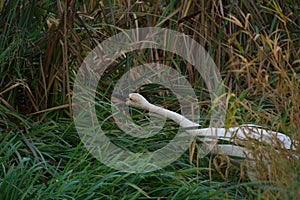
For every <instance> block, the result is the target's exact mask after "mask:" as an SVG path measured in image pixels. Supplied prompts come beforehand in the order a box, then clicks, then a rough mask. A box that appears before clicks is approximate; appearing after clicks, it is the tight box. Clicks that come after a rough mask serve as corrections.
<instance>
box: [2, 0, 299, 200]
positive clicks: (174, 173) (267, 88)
mask: <svg viewBox="0 0 300 200" xmlns="http://www.w3.org/2000/svg"><path fill="white" fill-rule="evenodd" d="M298 4H299V3H298V2H297V1H292V0H288V1H286V2H281V1H276V0H272V1H260V2H252V1H249V2H244V1H243V2H239V1H231V0H228V1H214V0H212V1H201V2H199V1H196V0H192V1H184V2H179V1H175V0H172V1H169V2H167V1H153V2H152V1H150V2H146V1H123V0H118V1H77V0H74V1H56V2H52V1H27V0H18V1H17V2H16V1H14V2H12V1H3V3H1V6H0V13H1V15H0V20H1V23H0V24H1V27H0V50H1V51H0V52H1V53H0V61H1V62H0V63H1V64H0V80H1V81H0V86H1V87H0V102H1V104H0V137H1V139H0V141H1V142H0V147H1V148H0V149H1V152H0V158H1V170H0V174H1V175H0V176H1V178H0V184H1V185H0V190H1V192H0V194H1V195H2V196H1V197H2V198H3V199H6V198H8V197H10V198H11V199H13V198H15V199H28V198H30V199H41V198H52V199H59V198H65V199H73V198H77V199H95V198H99V199H100V198H105V199H136V198H155V199H159V198H164V197H165V198H169V199H185V198H195V199H201V198H228V199H234V198H256V197H259V198H266V199H268V198H277V197H281V198H289V197H295V196H298V195H299V190H298V187H299V184H300V182H299V180H298V177H299V171H300V170H299V161H298V160H297V159H295V158H294V157H293V155H299V148H298V149H297V150H296V151H295V152H291V151H287V150H285V149H276V150H275V149H274V148H272V147H264V148H262V150H261V152H257V154H256V155H258V156H257V163H258V165H257V167H256V171H257V173H258V174H259V180H260V181H261V182H259V181H258V182H257V183H247V181H248V179H247V178H244V177H243V169H241V170H240V169H238V167H237V166H234V165H233V162H232V161H233V160H234V159H232V158H230V159H229V158H228V157H226V156H214V155H212V157H209V156H208V157H206V158H203V159H193V158H195V157H194V154H195V155H196V154H197V151H196V150H197V149H196V148H197V143H196V142H194V143H193V145H194V146H193V145H192V146H191V149H190V152H186V153H185V154H184V155H183V156H182V158H181V159H179V160H178V161H176V162H175V163H173V164H172V165H170V166H169V167H167V168H165V169H162V170H160V171H157V172H151V173H147V174H127V173H122V172H118V171H114V170H113V169H110V168H108V167H106V166H104V165H103V164H101V163H100V162H98V161H97V160H96V159H94V158H93V157H92V156H91V155H90V154H89V153H88V152H87V151H86V150H85V148H84V146H83V144H82V143H80V138H79V137H78V135H77V133H76V131H75V129H74V125H73V124H72V121H71V119H70V118H71V117H72V113H71V101H70V97H71V94H72V85H73V79H74V77H75V74H76V72H77V70H78V68H79V67H80V65H81V63H82V61H83V60H84V58H85V56H86V55H87V54H88V53H89V52H90V51H91V50H92V49H93V48H94V47H95V46H96V45H97V44H98V43H100V42H101V41H103V40H105V39H106V38H108V37H110V36H112V35H114V34H116V33H118V32H119V31H120V30H122V29H129V28H137V27H146V26H158V27H165V28H169V29H174V30H177V31H180V32H183V33H185V34H187V35H190V36H191V37H192V38H193V39H195V40H196V41H198V42H199V43H200V44H201V45H202V46H203V47H205V48H206V50H207V51H208V52H210V54H211V56H212V57H213V58H214V60H215V62H216V64H217V67H218V69H219V70H220V71H221V74H222V78H223V79H224V80H225V85H226V90H227V92H228V94H227V96H228V98H227V100H228V105H227V106H228V107H227V120H226V126H228V127H229V126H232V125H238V124H240V123H256V124H261V125H264V126H266V127H268V128H270V129H272V130H275V131H280V132H283V133H285V134H287V135H289V136H291V137H292V138H293V139H295V141H298V142H299V141H300V136H299V134H298V133H299V131H300V128H299V127H300V124H299V121H300V114H299V113H300V110H299V109H300V107H299V105H300V102H299V99H300V94H299V93H300V88H299V87H300V84H299V83H300V77H299V73H300V67H299V66H300V65H299V58H298V57H299V52H300V49H299V48H300V47H299V46H300V42H299V39H298V38H299V26H300V18H299V16H300V15H299V14H300V13H299V12H300V11H299V5H298ZM153 55H154V56H153ZM163 55H167V57H163ZM149 61H156V62H158V61H159V62H160V63H162V64H165V65H170V66H172V67H174V69H177V70H179V71H180V72H181V73H182V74H183V75H185V76H186V77H187V78H188V80H189V81H190V83H191V85H193V86H194V87H195V91H196V93H197V95H198V96H199V100H200V102H201V106H202V108H201V111H200V113H201V119H200V120H201V121H202V120H203V121H204V122H203V125H207V123H208V122H207V119H208V117H206V115H208V113H209V109H210V101H209V100H210V99H209V94H208V92H207V91H206V89H205V87H206V86H205V83H204V81H203V79H202V78H201V76H200V74H199V73H197V71H196V70H195V69H194V68H193V66H192V65H190V64H189V63H185V62H184V61H183V60H182V58H180V57H177V56H176V55H171V54H168V53H166V54H165V53H164V52H160V51H152V52H151V51H144V52H143V55H142V56H138V55H132V56H131V55H128V56H127V57H126V59H124V60H122V61H120V63H118V64H116V65H112V66H111V67H110V68H108V69H107V70H106V72H105V76H104V77H103V79H102V80H101V84H99V86H98V92H99V95H98V96H100V99H99V102H100V104H101V103H103V105H105V106H104V107H103V109H104V110H102V111H103V112H102V111H101V110H99V112H98V117H99V120H106V121H107V123H106V124H105V128H106V129H107V131H108V132H109V131H110V132H112V133H118V134H119V133H120V134H121V132H120V131H119V130H118V128H117V127H116V125H115V124H114V122H113V120H111V113H110V107H109V106H108V104H107V103H106V102H107V101H108V98H109V96H110V94H111V91H112V87H113V86H114V84H115V83H116V82H117V80H118V79H119V78H120V77H121V76H122V73H123V72H126V71H128V70H129V69H130V68H131V67H134V66H137V65H139V63H143V62H149ZM155 87H156V86H152V88H151V86H150V87H148V88H147V91H146V92H145V94H147V93H148V94H149V93H151V90H154V89H155ZM152 100H153V101H154V102H153V103H155V102H156V103H160V102H161V101H160V100H159V97H158V98H157V99H155V98H153V99H152ZM170 102H174V101H173V100H170V101H163V104H164V106H166V107H170V108H172V109H173V110H175V111H179V109H178V108H177V107H176V103H175V104H174V103H170ZM135 114H136V115H135V116H133V118H136V119H140V118H141V117H143V115H144V113H141V112H135ZM107 118H109V119H110V120H107ZM142 119H144V118H142ZM170 127H173V124H169V127H165V128H166V129H165V130H164V132H163V133H164V134H165V135H166V136H168V135H169V136H170V135H172V134H175V133H176V130H175V129H176V128H175V129H167V128H170ZM116 137H117V136H116ZM160 139H161V138H160ZM158 140H159V138H158ZM119 142H120V143H121V144H123V145H124V146H126V145H132V146H138V145H140V144H141V143H140V142H139V141H130V142H132V143H130V142H129V143H127V142H128V141H127V140H126V141H125V139H124V140H121V141H119ZM147 142H148V143H149V141H144V145H145V146H146V147H147ZM154 147H155V144H154ZM255 147H256V146H255ZM142 150H144V148H142ZM256 150H257V149H256ZM257 151H258V150H257ZM264 151H268V152H269V154H270V157H269V158H268V161H269V162H268V164H266V163H264V162H261V159H260V157H259V155H263V154H264ZM189 153H190V155H189ZM196 156H197V155H196ZM196 158H197V157H196ZM208 167H210V169H207V168H208ZM241 168H242V167H241ZM240 173H242V174H240ZM12 194H13V195H14V196H11V195H12ZM259 195H261V196H259Z"/></svg>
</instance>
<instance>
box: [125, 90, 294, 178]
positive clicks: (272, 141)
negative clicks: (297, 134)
mask: <svg viewBox="0 0 300 200" xmlns="http://www.w3.org/2000/svg"><path fill="white" fill-rule="evenodd" d="M126 104H127V105H130V106H133V107H137V108H141V109H145V110H148V111H150V112H153V113H156V114H158V115H161V116H164V117H167V118H169V119H171V120H173V121H175V122H176V123H177V124H179V125H180V126H181V127H183V128H186V132H187V133H189V134H190V135H192V136H201V137H200V139H201V138H202V140H203V141H206V142H207V141H209V140H210V138H211V137H212V135H215V136H216V137H217V139H219V140H225V141H229V142H232V143H234V144H227V145H220V144H216V145H215V147H214V148H213V149H212V153H215V154H226V155H229V156H237V157H244V158H248V159H249V158H253V157H252V155H251V150H250V149H247V148H246V147H242V146H239V145H244V144H246V142H247V144H249V141H254V140H255V141H258V142H259V143H265V144H268V145H272V146H274V147H278V148H284V149H295V148H294V146H292V142H291V139H290V138H289V137H288V136H286V135H284V134H282V133H278V132H274V131H269V130H265V129H263V128H261V127H260V126H257V125H252V124H244V125H240V126H238V127H231V128H229V129H225V128H202V129H194V130H192V129H191V128H193V127H199V126H200V125H199V124H197V123H194V122H192V121H190V120H189V119H187V118H185V117H184V116H182V115H180V114H178V113H176V112H173V111H170V110H167V109H165V108H162V107H159V106H156V105H153V104H151V103H149V102H148V101H147V100H146V99H145V98H144V97H143V96H142V95H140V94H138V93H131V94H129V98H128V100H127V101H126ZM203 138H204V139H203ZM252 164H253V162H252ZM253 174H255V173H254V172H253V171H249V172H248V175H249V177H250V179H251V180H255V179H256V177H254V175H253Z"/></svg>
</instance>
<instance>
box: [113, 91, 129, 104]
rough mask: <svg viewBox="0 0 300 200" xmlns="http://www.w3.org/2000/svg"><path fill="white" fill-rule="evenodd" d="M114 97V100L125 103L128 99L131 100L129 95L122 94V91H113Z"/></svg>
mask: <svg viewBox="0 0 300 200" xmlns="http://www.w3.org/2000/svg"><path fill="white" fill-rule="evenodd" d="M112 99H113V100H114V101H117V102H123V103H125V102H126V101H127V100H129V95H128V94H120V93H117V92H113V93H112Z"/></svg>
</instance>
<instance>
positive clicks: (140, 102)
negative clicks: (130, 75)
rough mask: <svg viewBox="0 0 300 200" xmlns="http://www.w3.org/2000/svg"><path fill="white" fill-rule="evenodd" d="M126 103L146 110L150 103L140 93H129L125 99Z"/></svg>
mask: <svg viewBox="0 0 300 200" xmlns="http://www.w3.org/2000/svg"><path fill="white" fill-rule="evenodd" d="M126 105H128V106H133V107H136V108H142V109H145V110H148V109H149V106H150V105H151V104H150V103H149V102H148V101H147V100H146V99H145V98H144V97H143V96H142V95H140V94H138V93H131V94H129V98H128V99H127V101H126Z"/></svg>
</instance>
